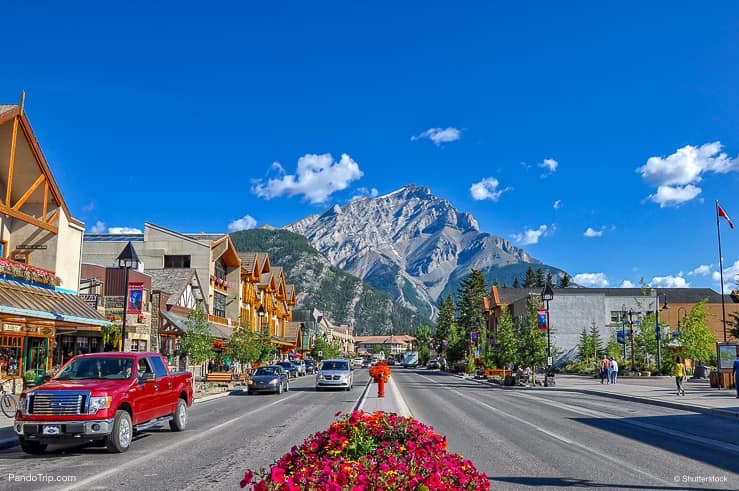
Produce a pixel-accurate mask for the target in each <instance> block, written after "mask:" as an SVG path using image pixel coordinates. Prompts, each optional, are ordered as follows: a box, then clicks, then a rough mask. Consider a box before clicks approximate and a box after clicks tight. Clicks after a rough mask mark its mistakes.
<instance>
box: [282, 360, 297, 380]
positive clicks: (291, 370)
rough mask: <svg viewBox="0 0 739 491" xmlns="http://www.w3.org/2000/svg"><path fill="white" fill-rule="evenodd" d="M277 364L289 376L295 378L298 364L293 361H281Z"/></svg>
mask: <svg viewBox="0 0 739 491" xmlns="http://www.w3.org/2000/svg"><path fill="white" fill-rule="evenodd" d="M278 365H279V366H281V367H282V369H283V370H285V371H286V372H287V375H288V376H289V377H292V378H295V377H297V376H298V366H297V365H296V364H295V363H293V362H291V361H281V362H279V363H278Z"/></svg>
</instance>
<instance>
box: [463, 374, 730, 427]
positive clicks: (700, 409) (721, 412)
mask: <svg viewBox="0 0 739 491" xmlns="http://www.w3.org/2000/svg"><path fill="white" fill-rule="evenodd" d="M455 376H456V377H458V378H462V379H464V380H471V381H473V382H477V383H479V384H483V385H492V386H494V387H495V388H497V389H501V390H536V391H539V390H545V391H552V392H578V393H580V394H589V395H596V396H600V397H609V398H611V399H620V400H622V401H632V402H640V403H642V404H651V405H652V406H661V407H669V408H671V409H680V410H682V411H690V412H694V413H703V414H710V415H713V416H721V417H723V418H729V419H739V412H734V411H727V410H725V409H718V408H712V407H704V406H690V405H688V404H683V403H677V402H669V401H659V400H656V399H648V398H646V397H638V396H630V395H627V394H614V393H612V392H600V391H597V390H592V389H578V388H575V387H556V386H555V387H539V388H537V387H509V386H505V385H498V384H493V383H492V382H490V381H487V380H481V379H475V378H471V377H463V376H461V375H456V374H455Z"/></svg>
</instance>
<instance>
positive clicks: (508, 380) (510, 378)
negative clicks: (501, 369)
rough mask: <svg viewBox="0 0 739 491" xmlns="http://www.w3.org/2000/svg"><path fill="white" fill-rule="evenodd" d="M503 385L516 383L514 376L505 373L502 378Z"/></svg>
mask: <svg viewBox="0 0 739 491" xmlns="http://www.w3.org/2000/svg"><path fill="white" fill-rule="evenodd" d="M503 385H507V386H514V385H516V377H514V376H513V375H506V377H505V378H504V379H503Z"/></svg>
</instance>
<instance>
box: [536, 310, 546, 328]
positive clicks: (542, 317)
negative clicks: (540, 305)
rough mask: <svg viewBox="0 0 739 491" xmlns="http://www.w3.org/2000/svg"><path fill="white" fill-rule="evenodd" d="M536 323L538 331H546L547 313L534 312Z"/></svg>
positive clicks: (544, 311) (541, 311)
mask: <svg viewBox="0 0 739 491" xmlns="http://www.w3.org/2000/svg"><path fill="white" fill-rule="evenodd" d="M536 323H537V325H538V326H539V330H540V331H546V330H547V329H548V328H549V326H548V325H547V311H546V310H544V309H539V310H537V311H536Z"/></svg>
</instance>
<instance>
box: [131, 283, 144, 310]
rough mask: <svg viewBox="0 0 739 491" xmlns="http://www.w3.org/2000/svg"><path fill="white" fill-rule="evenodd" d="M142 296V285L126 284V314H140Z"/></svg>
mask: <svg viewBox="0 0 739 491" xmlns="http://www.w3.org/2000/svg"><path fill="white" fill-rule="evenodd" d="M143 296H144V284H143V283H129V284H128V313H132V314H140V313H141V304H142V300H143Z"/></svg>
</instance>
